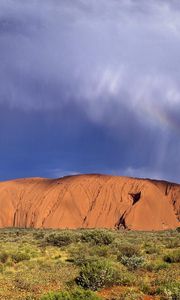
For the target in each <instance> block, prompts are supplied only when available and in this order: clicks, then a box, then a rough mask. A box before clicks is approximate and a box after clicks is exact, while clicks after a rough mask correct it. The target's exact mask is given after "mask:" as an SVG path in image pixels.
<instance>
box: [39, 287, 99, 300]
mask: <svg viewBox="0 0 180 300" xmlns="http://www.w3.org/2000/svg"><path fill="white" fill-rule="evenodd" d="M100 299H101V298H100V297H98V296H97V295H96V294H95V293H93V292H91V291H86V290H80V289H77V290H75V291H72V292H67V291H65V292H52V293H48V294H47V295H45V296H42V297H41V298H40V300H100Z"/></svg>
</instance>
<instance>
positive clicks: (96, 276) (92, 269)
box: [76, 260, 118, 291]
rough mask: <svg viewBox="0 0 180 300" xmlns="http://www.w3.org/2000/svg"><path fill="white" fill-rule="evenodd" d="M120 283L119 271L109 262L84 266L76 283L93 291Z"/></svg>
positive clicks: (88, 263) (90, 263) (92, 262)
mask: <svg viewBox="0 0 180 300" xmlns="http://www.w3.org/2000/svg"><path fill="white" fill-rule="evenodd" d="M117 281H118V271H117V269H115V268H114V267H113V266H112V265H111V264H110V263H109V262H107V261H100V260H99V261H91V262H87V263H86V264H85V265H83V266H82V268H81V271H80V274H79V276H78V277H77V278H76V283H77V284H78V285H80V286H81V287H83V288H85V289H91V290H93V291H96V290H98V289H99V288H102V287H107V286H111V285H113V284H116V283H117Z"/></svg>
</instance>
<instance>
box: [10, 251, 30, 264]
mask: <svg viewBox="0 0 180 300" xmlns="http://www.w3.org/2000/svg"><path fill="white" fill-rule="evenodd" d="M11 258H12V260H13V262H15V263H19V262H21V261H23V260H30V256H29V254H27V253H23V252H17V253H13V254H12V255H11Z"/></svg>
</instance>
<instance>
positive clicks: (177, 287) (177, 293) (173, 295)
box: [157, 282, 180, 300]
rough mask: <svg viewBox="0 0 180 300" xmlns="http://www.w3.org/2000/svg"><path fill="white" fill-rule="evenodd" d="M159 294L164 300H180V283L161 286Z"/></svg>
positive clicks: (158, 290)
mask: <svg viewBox="0 0 180 300" xmlns="http://www.w3.org/2000/svg"><path fill="white" fill-rule="evenodd" d="M157 293H158V294H159V295H160V296H161V299H163V300H179V299H180V283H177V282H174V283H172V282H171V283H168V284H166V285H164V286H160V287H159V288H158V289H157Z"/></svg>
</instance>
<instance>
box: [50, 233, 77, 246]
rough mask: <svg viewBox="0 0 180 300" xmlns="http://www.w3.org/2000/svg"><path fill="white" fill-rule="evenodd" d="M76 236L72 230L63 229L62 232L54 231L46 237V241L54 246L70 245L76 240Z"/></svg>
mask: <svg viewBox="0 0 180 300" xmlns="http://www.w3.org/2000/svg"><path fill="white" fill-rule="evenodd" d="M75 240H76V239H75V236H74V235H72V234H71V233H70V232H68V231H67V232H66V231H62V232H60V233H52V234H50V235H48V236H47V237H46V238H45V241H46V242H47V243H48V244H50V245H52V246H58V247H63V246H68V245H70V244H71V243H73V242H75Z"/></svg>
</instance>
